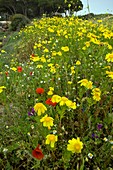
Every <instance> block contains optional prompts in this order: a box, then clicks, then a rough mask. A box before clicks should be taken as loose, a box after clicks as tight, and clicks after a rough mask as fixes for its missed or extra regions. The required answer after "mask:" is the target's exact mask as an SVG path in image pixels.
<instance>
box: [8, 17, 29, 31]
mask: <svg viewBox="0 0 113 170" xmlns="http://www.w3.org/2000/svg"><path fill="white" fill-rule="evenodd" d="M28 23H30V19H29V18H27V17H26V16H24V15H22V14H15V15H13V16H12V18H11V28H10V29H11V30H12V31H16V30H17V31H19V30H20V29H21V28H24V27H25V25H26V24H28Z"/></svg>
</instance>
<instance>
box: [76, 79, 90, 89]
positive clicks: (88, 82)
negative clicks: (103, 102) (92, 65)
mask: <svg viewBox="0 0 113 170" xmlns="http://www.w3.org/2000/svg"><path fill="white" fill-rule="evenodd" d="M78 83H81V85H80V86H84V87H86V88H87V89H92V84H93V83H92V82H91V81H88V80H87V79H82V80H80V81H79V82H78Z"/></svg>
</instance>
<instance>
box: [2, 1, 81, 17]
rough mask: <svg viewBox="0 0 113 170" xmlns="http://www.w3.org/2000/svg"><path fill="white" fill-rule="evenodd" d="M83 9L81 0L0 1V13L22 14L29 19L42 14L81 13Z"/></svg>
mask: <svg viewBox="0 0 113 170" xmlns="http://www.w3.org/2000/svg"><path fill="white" fill-rule="evenodd" d="M82 8H83V4H82V2H81V0H0V11H6V12H8V14H9V15H13V14H16V13H20V14H23V15H26V16H28V17H36V16H40V15H42V14H44V13H45V14H49V15H50V14H51V13H55V12H56V11H58V12H64V11H65V10H68V9H70V10H71V11H79V10H81V9H82Z"/></svg>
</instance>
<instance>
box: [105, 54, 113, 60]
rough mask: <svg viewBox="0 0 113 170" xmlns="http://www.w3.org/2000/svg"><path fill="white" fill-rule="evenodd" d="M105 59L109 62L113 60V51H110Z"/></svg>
mask: <svg viewBox="0 0 113 170" xmlns="http://www.w3.org/2000/svg"><path fill="white" fill-rule="evenodd" d="M105 59H106V60H107V61H108V62H113V53H108V54H106V57H105Z"/></svg>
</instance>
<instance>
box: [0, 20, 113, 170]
mask: <svg viewBox="0 0 113 170" xmlns="http://www.w3.org/2000/svg"><path fill="white" fill-rule="evenodd" d="M16 40H17V42H16ZM13 41H15V45H14V50H12V51H10V50H9V52H7V50H5V47H4V49H2V50H1V56H0V57H1V58H2V62H1V74H0V105H1V110H0V113H1V148H0V155H1V158H0V162H1V166H2V169H68V170H70V169H77V170H83V169H85V170H88V169H110V168H112V167H113V26H110V27H109V24H108V23H104V24H103V22H102V20H97V21H96V22H92V21H88V20H87V21H86V20H85V21H83V20H81V19H77V18H73V17H71V18H56V17H54V18H42V19H41V20H38V21H37V20H34V21H33V22H32V24H31V25H30V26H28V27H26V28H25V29H23V30H21V31H20V32H19V33H18V34H17V35H16V36H15V37H13V39H12V42H13ZM8 58H9V61H8V63H4V61H6V62H7V59H8Z"/></svg>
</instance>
